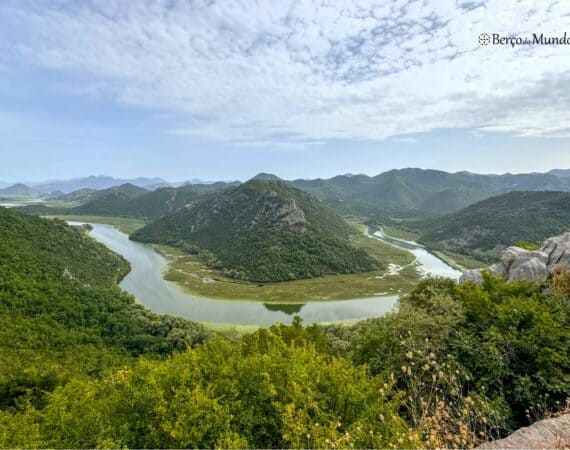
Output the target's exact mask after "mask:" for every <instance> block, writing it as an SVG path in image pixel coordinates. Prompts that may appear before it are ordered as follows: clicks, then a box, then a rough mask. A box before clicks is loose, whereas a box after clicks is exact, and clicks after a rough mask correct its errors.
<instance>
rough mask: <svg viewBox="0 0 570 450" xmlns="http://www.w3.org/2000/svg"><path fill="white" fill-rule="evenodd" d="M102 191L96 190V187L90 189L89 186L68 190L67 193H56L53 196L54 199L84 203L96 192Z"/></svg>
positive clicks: (95, 194)
mask: <svg viewBox="0 0 570 450" xmlns="http://www.w3.org/2000/svg"><path fill="white" fill-rule="evenodd" d="M100 192H102V191H98V190H97V189H90V188H83V189H77V190H76V191H73V192H70V193H69V194H62V195H58V196H57V197H55V198H54V200H61V201H65V202H82V203H86V202H88V201H89V200H91V199H93V198H94V197H96V196H97V193H100Z"/></svg>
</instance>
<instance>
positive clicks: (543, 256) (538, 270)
mask: <svg viewBox="0 0 570 450" xmlns="http://www.w3.org/2000/svg"><path fill="white" fill-rule="evenodd" d="M500 259H501V260H500V262H498V263H496V264H493V265H492V266H491V267H489V268H488V269H476V270H468V271H466V272H463V274H462V275H461V277H459V282H460V283H465V282H466V281H471V282H473V283H477V284H480V283H482V282H483V272H484V271H485V270H486V271H489V272H491V273H493V274H495V275H498V276H501V277H503V278H506V279H507V281H519V280H528V281H538V282H542V281H545V280H546V279H548V277H549V276H550V274H551V273H552V271H553V270H554V269H555V268H556V267H560V266H564V267H567V268H569V269H570V232H568V233H564V234H562V235H560V236H555V237H551V238H549V239H547V240H546V241H544V244H543V245H542V247H541V248H540V250H525V249H524V248H520V247H514V246H513V247H509V248H506V249H505V250H503V251H502V252H501V258H500Z"/></svg>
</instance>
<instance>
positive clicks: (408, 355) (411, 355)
mask: <svg viewBox="0 0 570 450" xmlns="http://www.w3.org/2000/svg"><path fill="white" fill-rule="evenodd" d="M406 356H407V357H408V359H412V358H413V357H414V354H413V353H412V352H408V353H406Z"/></svg>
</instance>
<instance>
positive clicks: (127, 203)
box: [68, 182, 233, 220]
mask: <svg viewBox="0 0 570 450" xmlns="http://www.w3.org/2000/svg"><path fill="white" fill-rule="evenodd" d="M230 186H233V184H229V183H222V182H219V183H212V184H186V185H183V186H181V187H179V188H172V187H163V188H158V189H156V190H154V191H151V192H148V191H144V192H140V191H138V195H135V196H132V195H104V196H102V195H100V194H97V195H96V198H95V199H94V200H92V201H90V202H88V203H86V204H84V205H81V206H78V207H75V208H71V209H70V210H69V211H68V213H69V214H89V215H102V216H123V217H141V218H145V219H151V220H153V219H158V218H159V217H162V216H165V215H167V214H171V213H173V212H175V211H176V210H178V209H180V208H182V207H184V206H187V205H190V204H191V203H192V202H195V201H197V200H199V199H201V198H203V197H205V196H207V195H209V194H211V193H213V192H218V191H221V190H223V189H227V188H228V187H230ZM138 189H140V188H138Z"/></svg>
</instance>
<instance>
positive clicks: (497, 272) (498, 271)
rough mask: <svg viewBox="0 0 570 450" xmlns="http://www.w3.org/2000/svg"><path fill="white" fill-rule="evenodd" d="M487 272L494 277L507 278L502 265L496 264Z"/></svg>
mask: <svg viewBox="0 0 570 450" xmlns="http://www.w3.org/2000/svg"><path fill="white" fill-rule="evenodd" d="M489 270H490V271H491V272H492V273H494V274H495V275H499V276H501V277H504V278H507V276H508V275H509V274H508V271H507V268H506V267H505V265H504V264H503V263H496V264H493V265H492V266H490V267H489Z"/></svg>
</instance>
